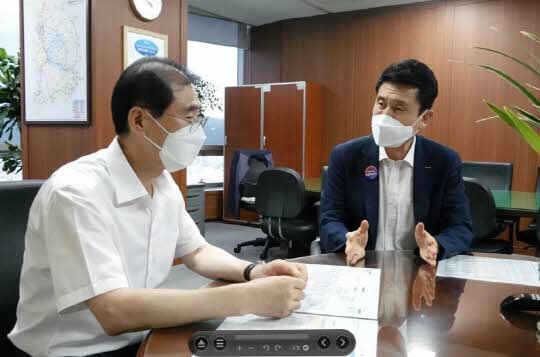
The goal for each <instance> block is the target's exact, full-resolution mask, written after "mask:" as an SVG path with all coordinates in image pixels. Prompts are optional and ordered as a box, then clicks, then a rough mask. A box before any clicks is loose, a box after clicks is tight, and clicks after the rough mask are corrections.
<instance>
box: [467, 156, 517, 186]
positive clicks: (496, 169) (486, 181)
mask: <svg viewBox="0 0 540 357" xmlns="http://www.w3.org/2000/svg"><path fill="white" fill-rule="evenodd" d="M512 172H513V165H512V163H505V162H478V161H464V162H463V163H462V167H461V173H462V175H463V177H471V178H474V179H477V180H478V181H479V182H480V183H481V184H482V185H483V186H484V187H486V188H488V189H489V190H505V191H510V190H511V189H512Z"/></svg>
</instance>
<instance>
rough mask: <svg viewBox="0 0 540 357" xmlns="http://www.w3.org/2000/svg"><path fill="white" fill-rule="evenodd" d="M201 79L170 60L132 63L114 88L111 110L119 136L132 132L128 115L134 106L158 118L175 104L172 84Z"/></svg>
mask: <svg viewBox="0 0 540 357" xmlns="http://www.w3.org/2000/svg"><path fill="white" fill-rule="evenodd" d="M198 80H199V77H198V76H196V75H194V74H193V73H191V72H189V71H188V70H187V69H186V68H184V66H182V65H180V64H178V63H177V62H175V61H173V60H171V59H168V58H162V57H143V58H141V59H138V60H137V61H135V62H133V63H132V64H131V65H129V67H127V68H126V69H125V70H124V72H122V75H120V78H118V81H116V84H115V86H114V89H113V94H112V99H111V111H112V117H113V121H114V130H115V131H116V134H118V135H121V134H125V133H128V132H129V127H128V123H127V119H128V113H129V111H130V110H131V108H133V107H134V106H141V107H143V108H146V109H147V110H148V111H149V112H150V114H152V116H153V117H154V118H156V119H157V118H159V117H160V116H162V115H163V113H164V112H165V110H166V109H167V108H168V107H169V105H171V103H172V101H173V96H174V93H173V89H172V85H181V86H184V85H190V84H192V83H195V82H197V81H198Z"/></svg>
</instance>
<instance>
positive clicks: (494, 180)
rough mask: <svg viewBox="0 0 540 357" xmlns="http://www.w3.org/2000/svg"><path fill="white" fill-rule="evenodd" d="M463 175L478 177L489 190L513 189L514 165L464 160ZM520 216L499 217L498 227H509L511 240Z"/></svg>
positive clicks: (502, 228) (502, 229) (499, 228)
mask: <svg viewBox="0 0 540 357" xmlns="http://www.w3.org/2000/svg"><path fill="white" fill-rule="evenodd" d="M461 173H462V175H463V177H471V178H474V179H477V180H478V181H479V182H480V183H481V184H482V185H484V186H485V187H486V188H488V189H489V190H491V191H493V190H501V191H510V190H512V173H513V165H512V163H509V162H480V161H464V162H463V164H462V167H461ZM518 223H519V218H516V217H502V216H499V217H497V225H498V227H497V229H498V230H500V231H501V232H502V231H504V230H505V229H506V228H508V234H509V238H510V242H513V241H514V230H515V228H516V224H518Z"/></svg>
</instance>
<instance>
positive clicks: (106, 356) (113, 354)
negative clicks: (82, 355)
mask: <svg viewBox="0 0 540 357" xmlns="http://www.w3.org/2000/svg"><path fill="white" fill-rule="evenodd" d="M140 345H141V344H140V343H136V344H134V345H129V346H126V347H124V348H122V349H119V350H116V351H109V352H102V353H98V354H95V355H89V356H86V357H136V356H137V351H139V346H140Z"/></svg>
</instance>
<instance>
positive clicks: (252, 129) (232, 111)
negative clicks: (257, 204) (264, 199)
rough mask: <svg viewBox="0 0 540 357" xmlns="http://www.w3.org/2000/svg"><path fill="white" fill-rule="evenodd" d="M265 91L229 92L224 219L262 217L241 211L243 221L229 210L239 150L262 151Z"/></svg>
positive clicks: (244, 89) (234, 89)
mask: <svg viewBox="0 0 540 357" xmlns="http://www.w3.org/2000/svg"><path fill="white" fill-rule="evenodd" d="M260 146H261V88H260V86H242V87H228V88H225V150H224V155H225V156H224V163H225V167H224V169H225V177H224V180H223V219H225V220H238V219H240V220H242V221H256V220H258V215H257V214H255V213H253V212H249V211H244V210H241V212H240V218H238V217H234V215H233V214H231V213H229V212H228V210H227V203H228V198H229V195H228V188H229V181H230V177H229V176H230V170H231V161H232V159H233V156H234V152H235V150H237V149H253V150H257V149H260Z"/></svg>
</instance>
